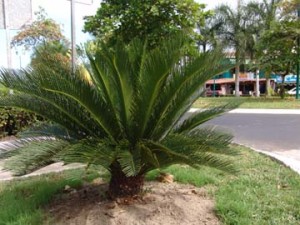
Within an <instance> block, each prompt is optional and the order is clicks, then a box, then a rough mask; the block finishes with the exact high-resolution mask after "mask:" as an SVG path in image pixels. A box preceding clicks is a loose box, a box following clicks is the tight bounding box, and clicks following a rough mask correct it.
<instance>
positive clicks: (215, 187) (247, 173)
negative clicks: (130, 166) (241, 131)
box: [150, 146, 300, 225]
mask: <svg viewBox="0 0 300 225" xmlns="http://www.w3.org/2000/svg"><path fill="white" fill-rule="evenodd" d="M234 148H236V149H237V150H238V151H240V152H241V155H240V156H238V157H239V160H237V162H236V164H237V166H238V168H239V169H240V173H239V174H238V175H237V176H231V175H228V174H224V173H222V172H220V171H217V170H212V169H210V168H203V169H201V170H195V169H191V168H188V167H180V166H172V167H170V168H168V169H166V170H164V172H169V173H171V174H173V175H174V177H175V179H176V180H177V181H178V182H183V183H191V184H194V185H196V186H203V185H207V188H208V190H209V191H210V193H211V194H212V197H213V198H214V199H215V200H216V213H217V215H218V216H219V217H220V219H221V220H222V221H223V223H224V224H226V225H258V224H259V225H298V224H300V176H299V175H298V174H297V173H295V172H294V171H292V170H290V169H289V168H286V167H285V166H283V165H281V164H280V163H278V162H276V161H274V160H272V159H270V158H269V157H267V156H263V155H261V154H259V153H256V152H253V151H251V150H248V149H247V148H245V147H240V146H234ZM150 177H154V174H153V173H152V174H151V176H150Z"/></svg>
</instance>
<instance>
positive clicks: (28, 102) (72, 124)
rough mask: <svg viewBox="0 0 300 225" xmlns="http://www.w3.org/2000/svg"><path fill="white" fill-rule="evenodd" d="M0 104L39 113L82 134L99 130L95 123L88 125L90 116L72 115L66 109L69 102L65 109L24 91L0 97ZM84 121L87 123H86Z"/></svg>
mask: <svg viewBox="0 0 300 225" xmlns="http://www.w3.org/2000/svg"><path fill="white" fill-rule="evenodd" d="M0 106H11V107H16V108H21V109H25V110H27V111H31V112H34V113H37V114H39V115H42V116H44V117H46V118H48V119H49V120H51V121H54V122H56V123H58V124H60V125H62V126H64V127H66V128H67V129H68V130H71V131H75V132H77V133H78V134H79V133H80V132H81V133H82V134H83V133H86V134H91V135H93V134H94V133H96V132H97V129H96V128H95V127H93V124H91V126H89V127H87V126H86V125H88V124H90V121H89V119H88V118H84V116H85V115H84V116H82V117H81V118H80V114H81V113H80V112H79V113H80V114H79V115H75V116H76V117H73V116H72V115H71V113H72V111H65V109H68V104H66V105H65V109H63V110H60V109H59V108H57V107H55V106H53V105H52V104H51V103H48V102H46V101H43V100H41V99H39V98H36V97H32V96H30V95H27V94H24V93H23V94H19V93H15V94H14V95H9V96H5V97H0ZM75 113H76V112H75ZM77 117H79V119H80V120H78V118H77ZM84 121H86V122H87V123H84ZM91 129H93V130H91ZM98 132H101V130H100V129H99V130H98Z"/></svg>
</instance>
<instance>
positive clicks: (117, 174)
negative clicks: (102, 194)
mask: <svg viewBox="0 0 300 225" xmlns="http://www.w3.org/2000/svg"><path fill="white" fill-rule="evenodd" d="M144 178H145V176H144V174H142V175H136V176H132V177H127V176H126V175H125V174H124V173H123V171H122V170H121V168H120V167H119V166H117V167H112V168H111V179H110V182H109V189H108V195H109V197H110V198H112V199H114V198H118V197H133V196H135V195H138V194H140V193H141V191H142V190H143V186H144Z"/></svg>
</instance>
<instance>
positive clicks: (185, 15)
mask: <svg viewBox="0 0 300 225" xmlns="http://www.w3.org/2000/svg"><path fill="white" fill-rule="evenodd" d="M204 7H205V6H204V5H203V4H198V3H196V2H194V1H193V0H155V1H152V0H129V1H120V0H117V1H116V0H104V1H102V3H101V6H100V8H99V9H98V11H97V13H96V15H95V16H88V17H86V18H85V20H86V21H85V26H84V31H85V32H89V33H91V34H92V35H94V36H95V37H97V38H98V39H100V40H102V41H105V42H106V43H109V44H110V45H113V44H115V43H116V42H117V41H123V42H125V43H129V42H130V41H131V40H133V39H135V38H139V39H142V40H145V39H146V38H147V40H148V46H150V47H153V46H155V45H157V43H159V42H160V41H161V40H163V39H164V38H165V37H166V36H168V35H170V34H173V33H176V32H178V31H184V32H185V33H186V34H188V35H190V36H191V37H193V36H194V35H195V34H196V33H195V32H194V28H195V27H196V24H197V23H200V24H202V23H203V22H204V17H205V15H206V13H205V12H204Z"/></svg>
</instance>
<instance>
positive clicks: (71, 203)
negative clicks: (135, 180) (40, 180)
mask: <svg viewBox="0 0 300 225" xmlns="http://www.w3.org/2000/svg"><path fill="white" fill-rule="evenodd" d="M105 190H107V186H106V185H105V184H102V185H99V184H98V185H92V186H91V185H90V186H86V187H84V188H82V189H80V190H67V191H68V193H65V194H63V195H62V196H60V198H58V199H56V200H54V201H53V202H52V203H51V204H50V207H49V208H48V209H46V211H47V212H48V213H50V215H51V217H54V218H55V219H54V221H52V222H47V223H46V224H57V225H182V224H188V225H218V224H220V223H219V220H218V218H217V217H216V216H215V214H214V203H213V201H212V200H211V199H210V198H209V197H208V196H207V194H206V191H205V190H204V189H203V188H195V187H194V186H191V185H182V184H177V183H171V184H165V183H159V182H147V183H146V184H145V194H144V195H143V196H142V197H136V198H133V199H117V200H116V201H113V202H112V201H108V200H106V199H105V194H104V193H105Z"/></svg>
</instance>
